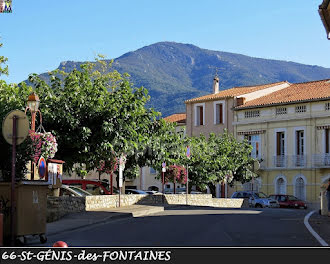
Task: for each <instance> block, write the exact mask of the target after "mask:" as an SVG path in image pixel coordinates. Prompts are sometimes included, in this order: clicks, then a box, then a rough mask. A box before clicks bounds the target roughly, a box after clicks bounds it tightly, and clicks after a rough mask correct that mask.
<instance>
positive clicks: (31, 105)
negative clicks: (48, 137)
mask: <svg viewBox="0 0 330 264" xmlns="http://www.w3.org/2000/svg"><path fill="white" fill-rule="evenodd" d="M39 103H40V100H39V97H38V95H37V94H36V93H35V92H32V93H30V95H29V97H28V101H27V106H26V109H25V113H26V111H27V110H28V109H29V110H30V112H31V130H32V131H33V132H35V130H36V115H37V112H39V114H40V120H41V113H40V111H39V109H38V108H39ZM31 180H34V162H33V161H31Z"/></svg>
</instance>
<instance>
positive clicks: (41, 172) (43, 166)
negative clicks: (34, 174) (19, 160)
mask: <svg viewBox="0 0 330 264" xmlns="http://www.w3.org/2000/svg"><path fill="white" fill-rule="evenodd" d="M46 171H47V165H46V160H45V158H44V157H40V159H39V161H38V172H39V178H40V179H44V178H45V176H46Z"/></svg>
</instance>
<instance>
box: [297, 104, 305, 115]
mask: <svg viewBox="0 0 330 264" xmlns="http://www.w3.org/2000/svg"><path fill="white" fill-rule="evenodd" d="M295 110H296V113H305V112H306V105H298V106H296V108H295Z"/></svg>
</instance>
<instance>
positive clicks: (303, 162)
mask: <svg viewBox="0 0 330 264" xmlns="http://www.w3.org/2000/svg"><path fill="white" fill-rule="evenodd" d="M290 161H291V164H290V165H291V167H300V168H301V167H303V168H304V167H306V166H307V156H306V155H293V156H291V160H290Z"/></svg>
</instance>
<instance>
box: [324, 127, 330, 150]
mask: <svg viewBox="0 0 330 264" xmlns="http://www.w3.org/2000/svg"><path fill="white" fill-rule="evenodd" d="M324 133H325V142H324V144H325V153H326V154H329V134H330V133H329V128H326V129H325V130H324Z"/></svg>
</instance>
